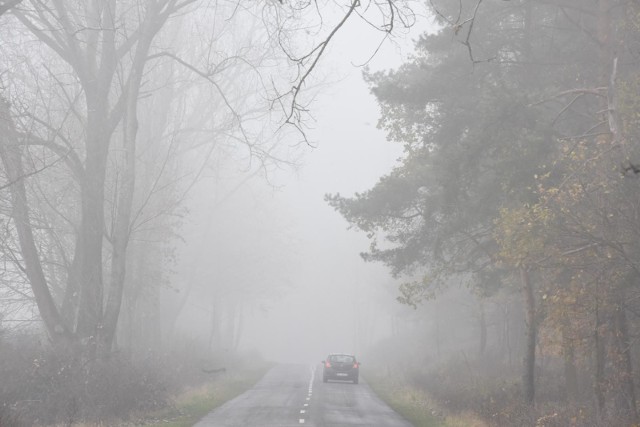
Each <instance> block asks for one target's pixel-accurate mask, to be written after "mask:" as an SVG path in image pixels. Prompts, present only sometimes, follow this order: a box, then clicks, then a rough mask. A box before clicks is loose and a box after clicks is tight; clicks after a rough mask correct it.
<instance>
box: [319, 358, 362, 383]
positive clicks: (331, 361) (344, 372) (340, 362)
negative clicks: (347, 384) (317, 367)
mask: <svg viewBox="0 0 640 427" xmlns="http://www.w3.org/2000/svg"><path fill="white" fill-rule="evenodd" d="M322 364H323V368H322V381H324V382H325V383H326V382H327V381H329V380H342V381H353V383H354V384H358V377H359V375H360V362H358V361H357V360H356V357H355V356H354V355H352V354H338V353H333V354H330V355H328V356H327V359H326V360H323V361H322Z"/></svg>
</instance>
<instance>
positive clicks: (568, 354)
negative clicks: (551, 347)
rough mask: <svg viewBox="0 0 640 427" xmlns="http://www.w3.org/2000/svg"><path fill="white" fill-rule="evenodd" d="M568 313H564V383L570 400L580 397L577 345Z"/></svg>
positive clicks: (573, 400)
mask: <svg viewBox="0 0 640 427" xmlns="http://www.w3.org/2000/svg"><path fill="white" fill-rule="evenodd" d="M567 316H568V314H566V313H564V314H563V315H562V326H561V327H562V330H561V332H562V356H563V359H564V384H565V388H566V390H567V399H568V400H569V402H575V401H576V399H577V397H578V372H577V369H576V355H575V345H574V343H573V336H572V334H571V325H570V324H569V318H568V317H567Z"/></svg>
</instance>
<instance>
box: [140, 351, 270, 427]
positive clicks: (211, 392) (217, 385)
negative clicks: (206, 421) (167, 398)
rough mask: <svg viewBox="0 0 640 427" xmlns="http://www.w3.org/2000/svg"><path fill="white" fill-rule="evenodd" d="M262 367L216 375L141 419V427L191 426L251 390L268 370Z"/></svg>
mask: <svg viewBox="0 0 640 427" xmlns="http://www.w3.org/2000/svg"><path fill="white" fill-rule="evenodd" d="M271 366H272V365H266V364H265V365H264V366H261V367H260V368H258V369H251V370H245V371H241V372H235V373H229V372H227V373H225V374H222V375H220V376H219V377H218V378H216V379H215V380H213V381H211V382H210V383H207V384H204V385H202V386H200V387H197V388H191V389H189V390H185V391H184V392H183V393H181V394H180V395H178V396H176V397H175V398H174V402H173V405H172V407H171V408H167V409H164V410H161V411H159V412H156V413H154V414H150V415H149V416H148V417H145V421H144V423H143V424H136V425H138V426H141V425H149V424H162V426H166V427H191V426H193V425H194V424H195V423H196V422H198V421H199V420H200V419H201V418H202V417H204V416H205V415H207V414H208V413H209V412H211V411H212V410H214V409H215V408H217V407H218V406H220V405H222V404H223V403H225V402H227V401H229V400H231V399H233V398H234V397H236V396H239V395H240V394H242V393H244V392H245V391H247V390H249V389H250V388H251V387H253V386H254V385H255V384H256V383H257V382H258V381H259V380H260V379H261V378H262V377H263V376H264V374H265V373H266V372H267V371H268V370H269V369H270V368H271Z"/></svg>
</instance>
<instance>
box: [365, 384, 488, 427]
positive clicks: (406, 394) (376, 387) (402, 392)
mask: <svg viewBox="0 0 640 427" xmlns="http://www.w3.org/2000/svg"><path fill="white" fill-rule="evenodd" d="M365 378H366V380H367V383H368V384H369V386H370V387H371V389H373V391H374V392H375V393H376V394H377V395H378V397H380V399H382V400H383V401H385V402H386V403H387V404H388V405H389V406H390V407H391V408H393V410H395V411H396V412H397V413H399V414H400V415H402V416H403V417H404V418H405V419H407V420H408V421H409V422H410V423H411V424H413V425H414V427H486V426H487V425H486V423H484V422H483V421H481V420H479V419H477V418H475V417H473V416H472V415H471V414H454V415H450V414H448V415H446V416H444V415H443V414H442V411H441V410H440V409H439V408H438V406H437V405H436V404H435V403H434V402H433V400H432V399H430V398H429V396H428V395H427V393H426V392H425V391H424V390H421V389H419V388H417V387H415V386H412V385H410V384H407V383H406V382H403V381H402V380H400V379H398V378H389V377H384V376H377V375H370V374H368V375H366V376H365Z"/></svg>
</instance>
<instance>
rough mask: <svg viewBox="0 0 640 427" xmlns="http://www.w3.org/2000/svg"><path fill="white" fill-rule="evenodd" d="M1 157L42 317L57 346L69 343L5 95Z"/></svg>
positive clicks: (1, 112) (0, 119)
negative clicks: (33, 217) (50, 282)
mask: <svg viewBox="0 0 640 427" xmlns="http://www.w3.org/2000/svg"><path fill="white" fill-rule="evenodd" d="M0 158H1V160H2V164H3V166H4V168H5V170H6V172H7V177H8V178H9V183H8V184H9V186H8V189H9V192H10V193H11V203H12V206H13V211H12V218H13V221H14V224H15V226H16V231H17V233H18V241H19V244H20V250H21V252H22V256H23V261H24V264H25V265H24V267H25V272H26V275H27V278H28V279H29V282H30V284H31V288H32V290H33V294H34V297H35V299H36V304H37V306H38V310H39V312H40V317H41V318H42V321H43V322H44V326H45V329H46V331H47V333H48V335H49V338H50V339H51V340H52V342H53V344H54V346H62V347H64V346H67V345H68V344H69V343H70V342H71V341H72V338H73V336H72V333H71V331H70V329H69V327H68V325H67V324H66V323H65V322H64V319H63V318H62V316H61V315H60V312H59V311H58V308H57V307H56V305H55V301H54V299H53V296H52V295H51V291H50V290H49V286H48V284H47V280H46V277H45V275H44V271H43V269H42V263H41V262H40V255H39V253H38V249H37V245H36V243H35V239H34V236H33V228H32V225H31V221H30V212H29V204H28V201H27V190H26V186H25V174H24V170H23V166H22V152H21V148H20V146H19V144H18V134H17V132H16V129H15V126H14V123H13V119H12V117H11V114H10V111H9V105H8V104H7V103H6V102H5V101H4V100H3V99H0Z"/></svg>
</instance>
